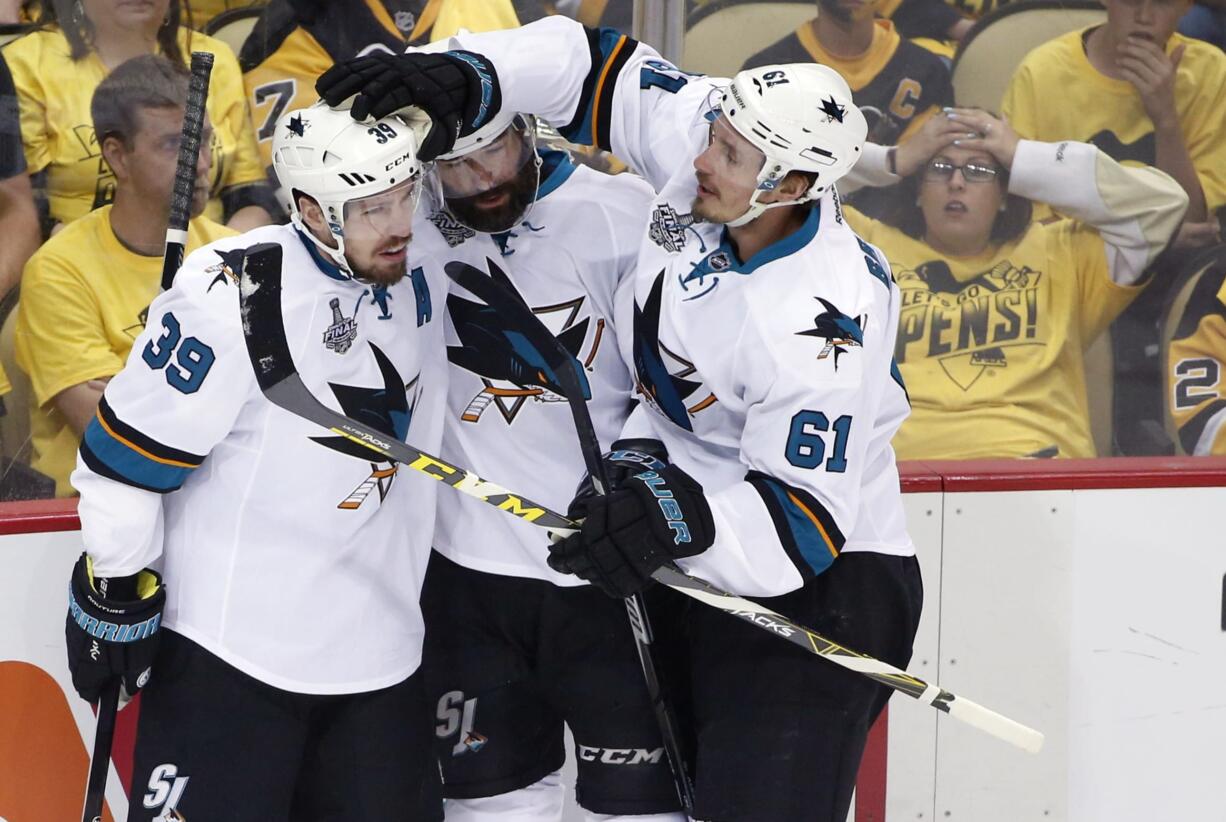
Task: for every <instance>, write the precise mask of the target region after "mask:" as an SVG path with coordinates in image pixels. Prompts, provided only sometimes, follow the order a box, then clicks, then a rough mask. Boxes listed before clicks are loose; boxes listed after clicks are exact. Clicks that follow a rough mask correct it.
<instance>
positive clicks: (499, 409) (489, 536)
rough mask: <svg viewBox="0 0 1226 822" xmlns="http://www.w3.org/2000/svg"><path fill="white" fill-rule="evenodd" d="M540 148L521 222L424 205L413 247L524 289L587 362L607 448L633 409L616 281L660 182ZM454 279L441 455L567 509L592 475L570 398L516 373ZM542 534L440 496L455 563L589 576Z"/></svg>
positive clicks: (626, 269)
mask: <svg viewBox="0 0 1226 822" xmlns="http://www.w3.org/2000/svg"><path fill="white" fill-rule="evenodd" d="M541 156H542V161H543V162H542V168H541V182H540V186H539V189H538V195H537V201H536V203H535V204H534V205H533V206H532V208H531V209H530V210H529V211H528V213H527V215H526V216H525V217H524V219H523V220H522V221H521V223H520V225H518V226H517V227H515V228H513V229H511V230H510V231H506V232H501V233H498V234H493V235H490V234H475V233H474V232H473V231H472V230H470V229H467V228H465V227H464V226H462V225H460V224H459V223H457V222H456V221H455V220H454V219H453V218H451V217H450V215H448V214H447V213H446V212H445V211H439V210H434V211H432V213H428V214H426V215H425V219H423V216H422V215H419V217H418V221H417V223H418V226H417V230H416V232H415V234H414V240H413V242H414V246H413V248H414V251H415V252H416V253H418V254H422V255H429V256H431V257H432V258H434V259H435V261H437V262H438V263H439V265H440V266H441V265H443V264H445V263H446V262H447V261H451V260H461V261H463V262H466V263H468V264H469V265H472V266H474V267H476V268H478V269H480V270H481V271H483V272H491V274H492V275H493V276H495V277H498V278H499V279H500V280H501V281H502V283H503V284H504V285H506V286H508V287H510V288H512V289H513V290H514V291H516V292H518V293H519V294H520V296H521V297H522V298H523V299H524V301H525V302H526V303H527V304H528V306H529V307H531V309H532V311H533V313H535V314H536V316H537V317H538V318H539V319H540V320H541V322H542V323H544V324H545V326H546V327H547V328H548V329H549V330H550V331H551V332H553V333H554V335H555V336H556V337H557V338H558V340H559V341H560V342H561V343H562V344H563V345H564V346H565V347H566V348H567V350H568V351H570V352H571V354H573V355H574V356H575V358H576V359H577V360H578V361H579V362H580V363H581V364H582V365H583V371H584V374H585V375H586V377H587V382H588V386H589V388H590V392H591V398H590V400H589V402H588V404H587V405H588V410H589V413H590V414H591V416H592V423H593V425H594V427H595V430H596V434H597V437H598V438H599V439H600V442H601V445H602V447H604V448H608V446H609V445H610V444H611V443H612V442H613V440H615V439H617V437H618V435H619V434H620V432H621V429H622V426H623V424H624V423H625V421H626V416H627V415H628V414H629V412H630V406H631V400H630V395H631V388H632V383H631V380H630V372H629V370H628V369H627V367H626V364H625V362H626V361H624V360H623V359H622V357H621V354H620V352H619V351H618V340H617V337H616V336H615V334H614V328H613V305H614V292H615V291H616V289H617V287H618V285H619V284H620V283H621V282H622V281H623V280H626V279H628V277H629V275H630V274H632V272H633V270H634V262H635V258H636V256H637V254H638V246H639V239H640V238H641V236H642V232H643V227H644V225H645V224H646V218H647V212H648V207H649V205H650V203H651V199H652V196H653V193H652V191H651V188H650V187H649V186H648V185H647V184H646V183H645V182H643V180H642V179H640V178H638V177H636V176H634V175H629V174H623V175H619V176H616V177H610V176H609V175H606V174H601V173H600V172H597V171H593V170H592V169H590V168H587V167H585V166H576V165H575V164H574V163H572V162H571V161H570V159H569V158H568V157H567V156H566V155H565V154H563V153H562V152H558V151H543V152H541ZM425 206H426V204H425V203H423V207H425ZM423 223H424V225H423ZM499 272H501V273H499ZM451 290H452V292H453V293H451V294H450V295H449V296H448V297H447V318H448V323H447V335H448V340H447V342H448V354H449V357H450V360H451V376H450V388H449V391H448V408H447V419H446V427H445V433H444V437H443V454H442V456H443V458H444V459H446V460H449V461H451V462H452V463H454V464H456V465H461V466H463V467H465V468H468V469H470V470H472V471H475V472H476V473H477V474H478V475H480V476H481V477H483V478H485V479H489V480H492V481H495V482H497V483H499V484H500V485H503V486H505V487H507V488H512V489H514V490H515V491H516V492H517V493H522V494H524V495H526V496H528V497H530V498H531V499H534V500H536V501H537V502H539V503H541V504H542V505H546V506H548V507H550V508H552V509H554V510H555V511H559V512H561V513H565V512H566V507H567V505H568V504H569V503H570V501H571V499H573V498H574V495H575V488H576V486H577V485H578V483H579V480H580V479H581V478H582V477H583V475H584V473H585V468H584V462H583V457H582V455H581V452H580V450H579V445H578V439H577V437H576V434H575V426H574V421H573V418H572V417H571V412H570V408H569V406H568V405H567V403H566V401H565V400H564V399H563V397H562V396H561V395H559V394H558V393H555V392H554V391H550V390H548V389H543V388H540V387H537V386H524V385H520V384H517V383H516V382H515V381H514V380H513V379H510V378H509V376H510V366H511V363H510V361H509V359H508V357H509V356H510V353H511V350H512V348H513V346H512V345H511V343H510V342H509V341H508V337H507V334H506V333H505V331H506V330H505V329H503V327H502V325H501V320H500V318H499V317H498V315H497V313H496V312H493V311H491V310H489V309H488V308H486V307H485V305H484V304H483V303H481V301H480V300H479V299H477V298H475V297H474V296H473V295H471V294H469V293H468V292H466V291H464V290H463V289H461V288H459V286H456V285H455V284H451ZM441 308H442V307H441V306H440V310H441ZM627 333H628V332H627ZM547 543H548V538H547V537H546V536H545V533H544V532H543V531H542V530H541V529H540V528H538V527H536V526H534V525H532V524H531V523H528V522H524V521H523V520H519V519H515V518H513V517H508V516H507V515H506V514H505V513H503V512H501V511H498V510H496V509H495V508H492V507H491V506H489V505H486V504H485V503H483V502H481V501H479V500H476V499H473V498H472V497H468V496H464V495H461V494H455V493H451V492H447V491H445V492H443V493H442V494H441V496H440V497H439V515H438V525H437V528H436V535H435V543H434V544H435V548H436V549H437V550H438V551H439V552H441V553H442V554H444V555H445V556H447V557H448V558H449V559H451V560H452V561H454V562H456V563H458V564H460V565H463V566H465V567H466V568H472V569H474V570H477V571H483V572H486V573H493V574H504V575H509V576H519V577H531V578H535V579H543V580H547V581H549V582H552V583H554V584H555V585H564V586H571V585H583V584H585V583H584V582H583V580H581V579H579V578H577V577H574V576H571V575H569V574H559V573H557V572H556V571H554V570H552V569H551V568H550V567H549V566H548V565H547V564H546V562H545V559H546V557H547V556H548V554H549V552H548V550H547V548H546V545H547Z"/></svg>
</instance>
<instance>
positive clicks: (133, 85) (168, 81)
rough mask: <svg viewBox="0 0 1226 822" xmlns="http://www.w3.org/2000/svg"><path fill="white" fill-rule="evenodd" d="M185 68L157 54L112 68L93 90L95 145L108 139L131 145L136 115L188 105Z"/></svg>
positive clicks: (135, 128) (133, 59)
mask: <svg viewBox="0 0 1226 822" xmlns="http://www.w3.org/2000/svg"><path fill="white" fill-rule="evenodd" d="M189 80H190V75H189V73H188V71H187V69H186V68H184V67H183V66H182V65H180V64H178V63H172V62H171V61H170V60H168V59H166V58H165V57H161V56H158V55H156V54H142V55H141V56H140V57H133V58H132V59H131V60H126V61H124V62H123V63H120V64H119V65H118V66H116V67H115V70H114V71H112V72H111V73H110V74H109V75H107V76H106V78H105V79H104V80H103V81H102V82H101V83H99V84H98V88H96V89H94V98H93V100H92V101H91V102H90V105H89V114H90V118H91V119H93V121H94V134H96V135H97V139H98V145H99V146H101V145H102V141H103V140H105V139H106V138H107V137H118V138H119V139H120V140H122V141H123V142H124V144H125V145H129V146H130V145H131V144H132V138H133V137H134V136H135V134H136V131H137V129H138V128H139V125H140V124H139V123H138V122H137V119H136V113H137V112H138V111H140V110H141V109H147V108H177V109H182V108H183V107H184V106H186V105H187V84H188V81H189Z"/></svg>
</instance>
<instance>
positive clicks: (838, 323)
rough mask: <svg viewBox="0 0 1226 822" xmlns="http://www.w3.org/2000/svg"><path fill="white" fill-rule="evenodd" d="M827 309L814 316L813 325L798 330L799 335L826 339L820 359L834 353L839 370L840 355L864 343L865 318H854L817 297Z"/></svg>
mask: <svg viewBox="0 0 1226 822" xmlns="http://www.w3.org/2000/svg"><path fill="white" fill-rule="evenodd" d="M815 299H816V300H817V301H818V302H819V303H821V304H822V307H823V308H825V309H826V310H825V311H823V312H822V313H820V314H818V315H817V316H816V317H814V318H813V327H812V328H807V329H805V330H804V331H797V332H796V334H797V336H801V337H817V338H818V339H822V340H825V341H826V345H825V346H824V347H823V348H822V350H821V353H819V354H818V355H817V358H818V359H819V360H824V359H826V358H827V357H829V356H830V354H831V353H833V354H834V370H835V371H838V370H839V356H840V355H842V354H846V353H847V349H848V348H850V347H853V346H855V347H860V346H863V345H864V319H863V318H862V317H857V318H856V319H854V320H853V319H852V318H851V317H848V316H847V315H846V314H844V313H843V312H842V311H839V310H838V309H837V308H835V307H834V305H833V304H832V303H830V302H829V301H827V300H824V299H822V298H821V297H816V298H815Z"/></svg>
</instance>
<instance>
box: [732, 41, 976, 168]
mask: <svg viewBox="0 0 1226 822" xmlns="http://www.w3.org/2000/svg"><path fill="white" fill-rule="evenodd" d="M810 62H816V63H821V64H822V65H826V66H830V67H831V68H833V69H835V70H837V71H838V72H839V74H842V75H843V77H844V78H845V79H846V80H847V84H848V85H849V86H851V91H852V96H853V99H854V100H855V102H856V105H858V106H859V107H860V110H861V111H863V112H864V116H865V118H867V120H868V139H869V140H871V141H872V142H874V143H879V144H881V145H894V144H895V143H898V142H899V141H900V140H902V139H904V138H905V137H908V136H910V135H911V134H912V133H913V132H914V131H915V130H916V129H918V128H919V127H920V126H921V125H923V123H924V121H925V120H926V119H927V118H928V117H930V116H931V115H932V113H933V112H934V111H936V110H937V109H939V108H940V107H942V106H947V105H952V104H953V99H954V94H953V86H952V85H951V84H950V80H949V69H948V68H947V67H946V65H945V63H944V62H943V61H942V60H941V59H940V58H939V57H937V56H936V55H934V54H932V53H931V52H929V51H927V50H925V49H922V48H920V47H919V46H917V45H915V44H914V43H912V42H911V41H909V40H904V39H903V38H902V37H901V36H899V34H898V32H897V31H895V30H894V26H893V24H891V23H890V22H889V21H888V20H878V21H877V27H876V29H874V31H873V42H872V44H871V45H870V46H869V47H868V50H866V51H865V52H864V53H863V54H861V55H860V56H859V57H856V58H853V59H851V60H848V59H845V58H840V57H835V56H834V55H832V54H830V53H829V52H828V51H826V50H825V49H824V48H823V47H822V44H821V43H819V42H818V40H817V35H816V34H815V33H814V27H813V21H809V22H807V23H804V24H803V25H801V26H800V28H798V29H796V31H794V32H792V33H791V34H789V35H788V36H787V37H785V38H784V39H782V40H780V41H779V42H777V43H775V44H774V45H772V46H769V47H767V48H766V49H764V50H762V51H760V52H758V53H757V54H755V55H753V56H752V57H750V58H749V59H748V60H746V61H745V65H744V66H743V68H755V67H757V66H767V65H772V64H776V63H810Z"/></svg>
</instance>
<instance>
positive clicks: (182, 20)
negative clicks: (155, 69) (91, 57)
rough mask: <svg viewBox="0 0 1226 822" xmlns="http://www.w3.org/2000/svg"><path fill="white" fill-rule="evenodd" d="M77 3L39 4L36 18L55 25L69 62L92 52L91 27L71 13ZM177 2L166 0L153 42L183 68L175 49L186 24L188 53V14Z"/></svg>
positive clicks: (182, 58)
mask: <svg viewBox="0 0 1226 822" xmlns="http://www.w3.org/2000/svg"><path fill="white" fill-rule="evenodd" d="M78 2H80V0H51V2H48V3H43V7H42V14H41V15H39V19H38V22H39V24H40V25H44V26H46V25H51V24H54V25H58V26H59V27H60V31H62V32H64V37H65V38H67V40H68V47H69V49H70V51H69V54H70V56H71V57H72V59H73V60H74V61H75V60H81V59H83V58H84V57H85V56H86V55H88V54H89V53H90V51H92V50H93V46H94V24H93V23H92V22H91V21H90V19H89V18H88V17H86V16H85V15H84V14H80V15H77V14H73V9H74V7H75V6H76V5H77V3H78ZM182 6H183V9H182V10H180V2H179V0H170V6H169V8H168V10H167V13H166V20H165V22H163V23H162V25H161V27H160V28H158V33H157V41H158V47H159V48H161V50H162V54H163V55H164V56H165V57H166V58H168V59H170V60H173V61H174V62H176V63H180V64H182V65H184V66H186V65H187V58H186V56H185V55H184V54H183V50H182V49H180V48H179V26H180V25H186V26H187V28H188V30H189V33H188V52H189V53H190V52H191V33H190V30H191V24H192V12H191V8H190V7H188V4H186V3H184V4H182Z"/></svg>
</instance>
